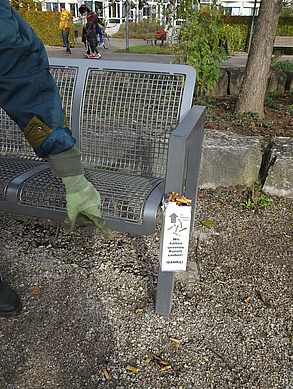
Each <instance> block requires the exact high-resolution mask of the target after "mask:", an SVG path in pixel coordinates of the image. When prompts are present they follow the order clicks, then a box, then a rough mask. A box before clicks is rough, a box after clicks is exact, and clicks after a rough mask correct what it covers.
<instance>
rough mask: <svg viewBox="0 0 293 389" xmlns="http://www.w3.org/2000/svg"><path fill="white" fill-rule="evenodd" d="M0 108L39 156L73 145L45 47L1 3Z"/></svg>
mask: <svg viewBox="0 0 293 389" xmlns="http://www.w3.org/2000/svg"><path fill="white" fill-rule="evenodd" d="M0 106H1V107H2V108H3V109H4V110H5V111H6V112H7V114H8V115H9V116H10V117H11V118H12V119H13V120H14V121H15V122H16V123H17V124H18V126H19V127H20V129H21V130H22V131H24V133H25V135H26V136H27V134H26V133H27V128H28V127H29V132H30V136H29V137H27V138H28V140H29V142H30V144H31V145H32V146H33V148H34V150H35V152H36V154H37V155H38V156H40V157H44V156H46V155H48V154H56V153H59V152H62V151H65V150H67V149H69V148H70V147H72V146H73V145H74V143H75V139H74V138H73V137H72V134H71V131H70V130H69V129H68V128H67V127H66V126H64V112H63V109H62V106H61V100H60V96H59V91H58V88H57V86H56V83H55V81H54V79H53V77H52V76H51V74H50V72H49V63H48V58H47V54H46V50H45V48H44V45H43V43H42V41H41V40H40V39H39V38H38V36H37V35H36V34H35V32H34V31H33V30H32V28H31V27H30V26H29V25H28V24H27V23H26V21H25V20H24V19H23V18H22V17H21V16H20V15H19V14H18V13H17V12H16V11H15V10H14V9H13V8H12V7H11V6H10V3H9V1H8V0H1V1H0ZM43 127H44V128H46V131H44V132H42V129H43ZM36 134H37V137H36V136H35V135H36Z"/></svg>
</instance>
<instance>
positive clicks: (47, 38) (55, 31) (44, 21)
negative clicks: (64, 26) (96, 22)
mask: <svg viewBox="0 0 293 389" xmlns="http://www.w3.org/2000/svg"><path fill="white" fill-rule="evenodd" d="M17 12H18V13H19V14H20V15H21V16H22V17H23V18H24V20H26V21H27V23H28V24H29V25H30V26H31V27H32V29H33V30H34V31H35V33H36V34H37V35H38V37H39V38H40V39H41V40H42V42H43V43H44V45H50V46H63V42H62V36H61V31H60V30H59V21H60V13H59V12H42V11H26V10H23V9H20V10H19V11H17ZM69 43H70V46H71V47H72V46H74V25H73V22H71V28H70V34H69Z"/></svg>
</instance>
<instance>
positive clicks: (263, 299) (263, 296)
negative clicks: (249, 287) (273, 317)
mask: <svg viewBox="0 0 293 389" xmlns="http://www.w3.org/2000/svg"><path fill="white" fill-rule="evenodd" d="M259 295H260V298H261V299H262V301H263V302H264V303H265V305H266V306H267V307H268V308H273V306H272V304H271V302H270V300H269V299H268V298H267V296H266V295H264V294H263V293H262V292H259Z"/></svg>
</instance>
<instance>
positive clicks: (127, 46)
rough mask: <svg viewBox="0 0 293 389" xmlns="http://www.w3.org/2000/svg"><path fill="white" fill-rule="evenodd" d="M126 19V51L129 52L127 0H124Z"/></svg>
mask: <svg viewBox="0 0 293 389" xmlns="http://www.w3.org/2000/svg"><path fill="white" fill-rule="evenodd" d="M125 12H126V15H125V21H126V53H129V24H128V0H126V1H125Z"/></svg>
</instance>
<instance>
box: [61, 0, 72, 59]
mask: <svg viewBox="0 0 293 389" xmlns="http://www.w3.org/2000/svg"><path fill="white" fill-rule="evenodd" d="M60 9H61V14H60V23H59V28H60V30H61V32H62V40H63V43H64V45H65V48H66V50H65V52H64V53H63V54H71V50H70V47H69V32H70V23H69V20H70V12H69V11H68V10H67V9H65V4H64V3H61V4H60Z"/></svg>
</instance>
